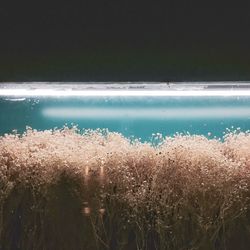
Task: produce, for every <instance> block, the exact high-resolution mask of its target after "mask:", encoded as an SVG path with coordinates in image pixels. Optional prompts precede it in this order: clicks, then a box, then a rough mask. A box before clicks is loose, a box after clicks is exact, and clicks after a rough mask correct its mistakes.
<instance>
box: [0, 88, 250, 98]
mask: <svg viewBox="0 0 250 250" xmlns="http://www.w3.org/2000/svg"><path fill="white" fill-rule="evenodd" d="M0 96H8V97H10V96H13V97H17V96H18V97H39V96H41V97H42V96H44V97H50V96H52V97H53V96H62V97H63V96H65V97H70V96H79V97H80V96H97V97H98V96H250V89H244V90H237V89H235V90H233V89H227V90H225V89H221V90H207V89H204V90H187V89H185V90H124V89H122V90H53V89H7V88H6V89H0Z"/></svg>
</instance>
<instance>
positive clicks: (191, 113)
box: [43, 107, 250, 120]
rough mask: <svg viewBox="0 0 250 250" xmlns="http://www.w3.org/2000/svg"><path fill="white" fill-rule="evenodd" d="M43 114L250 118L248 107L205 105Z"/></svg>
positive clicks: (46, 111)
mask: <svg viewBox="0 0 250 250" xmlns="http://www.w3.org/2000/svg"><path fill="white" fill-rule="evenodd" d="M43 115H44V116H46V117H51V118H59V119H66V118H68V119H94V120H98V119H102V120H107V119H126V118H130V119H150V120H152V119H160V120H161V119H163V120H166V119H195V118H197V119H200V118H206V119H218V118H219V119H224V118H232V119H233V118H243V117H244V118H245V119H246V118H247V119H250V108H248V107H211V108H210V107H204V108H193V107H187V108H162V107H161V108H91V107H89V108H74V107H70V108H61V107H54V108H46V109H44V110H43Z"/></svg>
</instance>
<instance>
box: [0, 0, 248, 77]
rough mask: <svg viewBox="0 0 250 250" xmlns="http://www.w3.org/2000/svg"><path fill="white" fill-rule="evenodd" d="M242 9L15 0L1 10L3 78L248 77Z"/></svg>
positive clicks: (91, 0) (0, 70)
mask: <svg viewBox="0 0 250 250" xmlns="http://www.w3.org/2000/svg"><path fill="white" fill-rule="evenodd" d="M249 10H250V9H249V6H247V5H237V6H236V5H235V3H233V4H231V5H230V4H229V3H228V2H227V3H221V4H220V5H219V4H218V3H216V4H209V3H205V2H203V1H200V2H198V3H197V2H192V1H185V2H179V1H172V2H169V3H168V2H166V1H165V2H163V1H162V2H160V1H156V0H155V1H150V2H149V1H143V2H138V1H131V2H130V1H118V0H103V1H96V0H89V1H79V2H74V1H67V2H66V1H61V2H53V1H51V2H50V3H47V2H46V3H45V2H42V1H33V2H25V1H19V2H17V3H16V2H12V1H8V2H7V3H2V4H1V7H0V28H1V30H0V31H1V36H0V46H1V47H0V81H185V80H186V81H199V80H201V81H210V80H214V81H216V80H218V81H219V80H225V81H227V80H250V36H249V32H250V11H249Z"/></svg>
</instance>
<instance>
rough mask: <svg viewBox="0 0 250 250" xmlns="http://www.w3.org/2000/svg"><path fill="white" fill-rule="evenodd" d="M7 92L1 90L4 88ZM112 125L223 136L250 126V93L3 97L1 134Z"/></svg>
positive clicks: (128, 132) (144, 132) (147, 132)
mask: <svg viewBox="0 0 250 250" xmlns="http://www.w3.org/2000/svg"><path fill="white" fill-rule="evenodd" d="M0 93H1V92H0ZM66 123H67V124H68V125H71V124H77V125H78V127H79V128H91V129H96V128H108V129H109V130H110V131H115V132H119V133H122V134H123V135H125V136H126V137H131V136H134V137H136V138H141V139H142V141H145V140H146V141H148V140H150V138H151V136H152V134H153V133H161V134H163V135H164V136H166V135H168V136H171V135H173V134H175V133H176V132H179V133H184V134H186V133H190V134H202V135H205V136H208V137H214V136H216V137H222V136H223V132H225V131H226V128H230V129H231V128H232V127H233V128H235V129H236V128H240V129H241V130H242V131H246V130H249V129H250V97H249V96H240V97H237V96H200V97H199V96H134V97H133V96H84V97H80V96H78V97H75V96H74V97H73V96H68V97H65V96H64V97H58V96H54V97H51V96H50V97H46V96H43V97H25V96H19V97H6V96H4V97H3V96H2V97H1V96H0V134H1V135H3V134H4V133H10V132H11V131H12V130H17V131H18V132H23V131H24V130H25V128H26V126H30V127H32V128H34V129H38V130H44V129H51V128H54V127H58V128H61V127H62V126H63V125H65V124H66Z"/></svg>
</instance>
